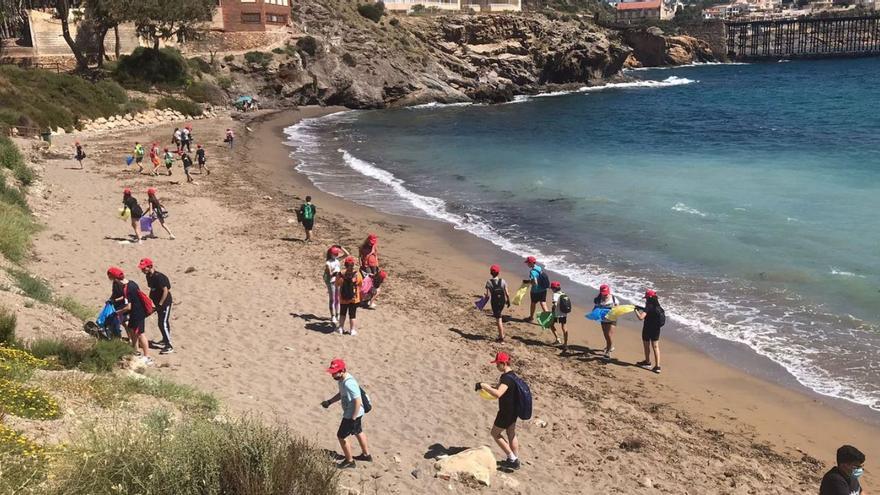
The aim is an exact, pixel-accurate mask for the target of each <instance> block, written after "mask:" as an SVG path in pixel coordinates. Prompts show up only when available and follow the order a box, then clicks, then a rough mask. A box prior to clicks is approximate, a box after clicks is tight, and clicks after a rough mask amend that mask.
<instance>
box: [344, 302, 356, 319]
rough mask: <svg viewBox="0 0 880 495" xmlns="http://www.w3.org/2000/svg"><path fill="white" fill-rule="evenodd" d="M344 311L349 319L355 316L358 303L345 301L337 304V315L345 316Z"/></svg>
mask: <svg viewBox="0 0 880 495" xmlns="http://www.w3.org/2000/svg"><path fill="white" fill-rule="evenodd" d="M346 311H347V312H348V317H349V318H351V319H355V318H357V311H358V303H347V304H340V305H339V317H340V318H343V317H345V313H346Z"/></svg>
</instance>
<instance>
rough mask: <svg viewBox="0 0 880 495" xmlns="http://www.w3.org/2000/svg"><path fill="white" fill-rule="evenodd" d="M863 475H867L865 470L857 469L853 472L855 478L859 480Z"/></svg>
mask: <svg viewBox="0 0 880 495" xmlns="http://www.w3.org/2000/svg"><path fill="white" fill-rule="evenodd" d="M863 474H865V470H864V469H863V468H860V467H857V468H855V469H853V472H852V476H853V478H855V479H859V478H861V477H862V475H863Z"/></svg>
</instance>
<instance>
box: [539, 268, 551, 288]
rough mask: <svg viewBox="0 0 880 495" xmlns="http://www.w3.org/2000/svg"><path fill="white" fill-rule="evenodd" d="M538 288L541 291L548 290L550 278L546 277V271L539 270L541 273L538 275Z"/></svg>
mask: <svg viewBox="0 0 880 495" xmlns="http://www.w3.org/2000/svg"><path fill="white" fill-rule="evenodd" d="M538 287H540V288H541V290H547V289H549V288H550V278H549V277H548V276H547V270H546V269H541V273H539V274H538Z"/></svg>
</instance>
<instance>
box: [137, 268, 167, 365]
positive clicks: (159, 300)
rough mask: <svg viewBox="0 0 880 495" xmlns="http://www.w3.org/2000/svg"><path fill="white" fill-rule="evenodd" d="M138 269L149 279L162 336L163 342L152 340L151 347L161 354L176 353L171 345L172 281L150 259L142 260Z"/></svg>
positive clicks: (151, 297)
mask: <svg viewBox="0 0 880 495" xmlns="http://www.w3.org/2000/svg"><path fill="white" fill-rule="evenodd" d="M138 269H139V270H140V271H141V272H142V273H143V274H144V276H146V277H147V287H149V288H150V300H151V301H153V307H154V308H156V316H158V317H159V333H160V334H161V335H162V340H160V341H158V342H154V341H152V340H151V341H150V342H149V345H150V347H151V348H153V349H160V351H159V354H171V353H172V352H174V346H173V345H171V305H172V304H173V303H174V301H173V299H172V298H171V281H169V280H168V277H167V276H166V275H165V274H164V273H161V272H158V271H156V269H155V268H154V267H153V260H151V259H150V258H144V259H142V260H141V261H140V262H139V263H138Z"/></svg>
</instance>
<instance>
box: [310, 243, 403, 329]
mask: <svg viewBox="0 0 880 495" xmlns="http://www.w3.org/2000/svg"><path fill="white" fill-rule="evenodd" d="M378 244H379V238H378V236H376V234H370V235H368V236H367V238H366V239H365V240H364V242H363V244H362V245H361V246H360V248H359V250H358V251H359V252H358V254H359V258H360V260H359V261H360V263H359V268H357V269H356V268H355V266H356V260H355V258H354V256H352V255H351V254H350V253H349V252H348V251H347V250H346V249H345V248H344V247H342V246H340V245H338V244H334V245H332V246H330V247H329V248H328V249H327V253H326V256H325V259H324V274H323V278H324V285H325V286H326V287H327V298H328V308H329V310H330V321H331V322H332V324H333V325H335V326H336V332H337V333H339V334H341V335H357V328H356V325H357V310H358V308H359V307H366V308H369V309H373V308H375V307H376V304H377V299H378V296H379V292H380V291H381V288H382V284H383V283H384V282H385V280H386V279H387V277H388V273H387V272H385V270H381V269H379V247H378ZM346 318H348V321H349V329H348V330H345V320H346Z"/></svg>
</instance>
